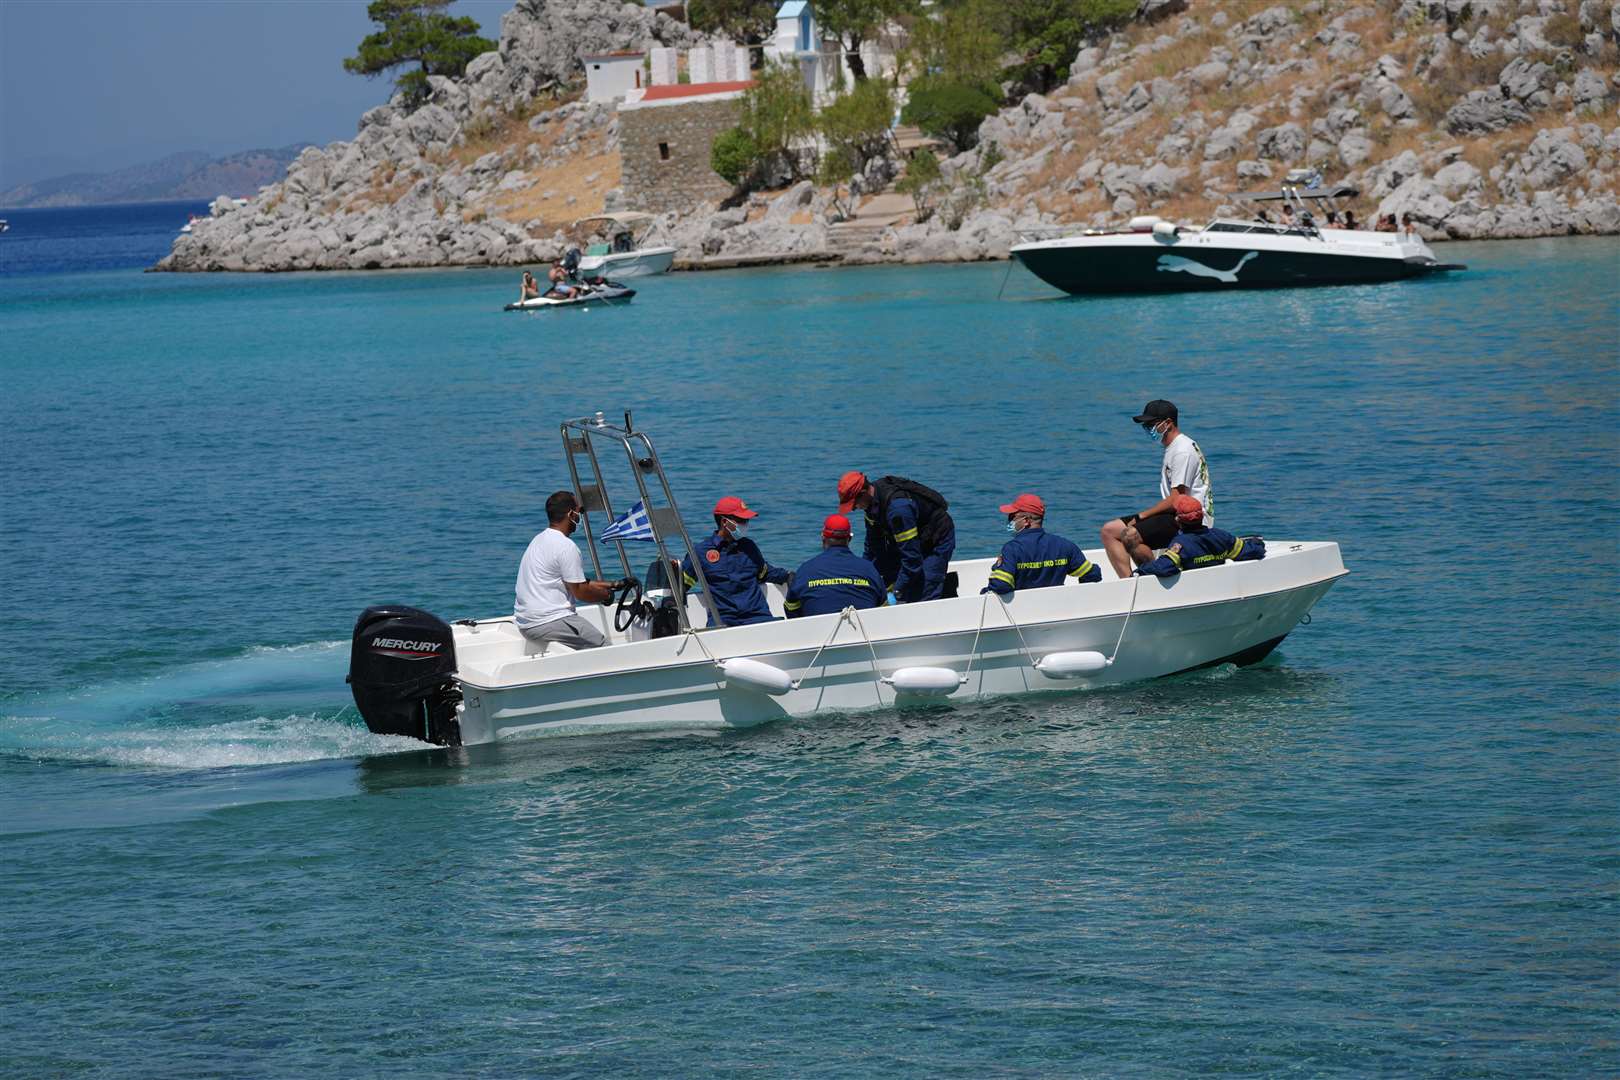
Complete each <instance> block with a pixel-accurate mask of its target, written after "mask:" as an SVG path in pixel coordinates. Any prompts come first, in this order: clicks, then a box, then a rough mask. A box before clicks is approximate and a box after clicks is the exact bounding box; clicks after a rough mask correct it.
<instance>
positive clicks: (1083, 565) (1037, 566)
mask: <svg viewBox="0 0 1620 1080" xmlns="http://www.w3.org/2000/svg"><path fill="white" fill-rule="evenodd" d="M1067 577H1072V578H1074V579H1076V580H1077V581H1083V582H1087V583H1090V582H1093V581H1101V580H1102V571H1101V570H1100V569H1098V567H1097V565H1096V564H1095V563H1093V562H1092V561H1091V560H1090V559H1088V558H1086V553H1085V552H1083V551H1081V550H1080V545H1079V544H1076V543H1075V542H1074V541H1073V540H1067V539H1065V538H1063V537H1061V536H1058V535H1057V534H1056V533H1049V532H1047V531H1046V530H1045V529H1042V528H1038V527H1035V526H1031V527H1030V528H1027V529H1023V530H1021V531H1020V532H1019V533H1018V535H1017V536H1014V537H1013V538H1012V539H1011V540H1009V541H1007V543H1006V544H1004V545H1003V546H1002V548H1001V557H1000V558H998V559H996V561H995V562H994V563H993V564H992V565H991V567H990V584H989V586H988V587H987V588H986V589H985V590H984V591H986V592H995V593H1001V594H1003V595H1006V594H1007V593H1011V592H1012V591H1014V590H1015V589H1044V588H1046V587H1047V586H1049V585H1061V584H1063V579H1064V578H1067Z"/></svg>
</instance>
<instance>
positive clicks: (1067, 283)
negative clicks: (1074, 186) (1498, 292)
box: [1010, 169, 1466, 295]
mask: <svg viewBox="0 0 1620 1080" xmlns="http://www.w3.org/2000/svg"><path fill="white" fill-rule="evenodd" d="M1321 181H1322V178H1321V174H1320V173H1317V172H1316V171H1314V170H1308V169H1296V170H1294V171H1292V172H1290V173H1289V174H1288V178H1287V181H1286V182H1285V183H1284V184H1283V185H1282V188H1281V189H1280V190H1278V191H1261V192H1253V193H1251V194H1248V195H1244V196H1242V198H1245V199H1248V200H1250V201H1252V202H1259V203H1265V202H1276V203H1279V204H1280V205H1282V206H1286V207H1288V208H1289V211H1290V213H1291V214H1292V218H1293V220H1290V221H1281V222H1276V221H1262V220H1240V219H1232V218H1216V219H1215V220H1214V221H1211V222H1210V223H1209V224H1207V225H1205V226H1203V227H1202V228H1197V227H1190V226H1185V225H1177V224H1174V223H1172V222H1168V221H1164V220H1161V219H1160V218H1158V217H1154V216H1151V215H1146V216H1141V217H1135V218H1132V219H1131V221H1130V224H1129V226H1128V227H1127V228H1126V229H1125V230H1124V231H1121V232H1107V231H1095V230H1088V231H1087V232H1085V233H1082V234H1080V235H1078V236H1066V237H1062V238H1059V239H1055V240H1033V241H1030V242H1028V243H1023V244H1015V245H1014V246H1013V247H1012V249H1011V252H1010V254H1011V256H1012V258H1013V259H1014V260H1015V261H1017V262H1019V263H1021V264H1022V265H1023V266H1025V267H1026V268H1028V270H1029V271H1030V272H1031V273H1032V274H1034V275H1035V276H1036V277H1038V278H1040V279H1041V280H1042V281H1044V282H1046V283H1047V284H1048V285H1052V286H1054V287H1056V288H1059V289H1062V290H1063V291H1064V292H1067V293H1070V294H1073V295H1082V294H1087V293H1136V292H1174V291H1182V290H1190V289H1263V288H1278V287H1287V286H1298V285H1347V284H1357V283H1365V282H1377V281H1396V280H1399V279H1401V278H1410V277H1418V276H1421V275H1424V274H1431V273H1435V272H1437V271H1444V270H1463V269H1466V267H1464V266H1461V265H1458V264H1455V263H1443V262H1441V261H1440V260H1438V259H1436V258H1435V256H1434V252H1433V251H1432V250H1430V248H1429V245H1428V244H1426V243H1424V241H1423V238H1422V237H1420V236H1418V235H1417V234H1416V233H1399V232H1369V231H1366V230H1362V229H1345V228H1337V227H1334V226H1332V225H1324V224H1322V222H1325V221H1326V220H1327V213H1328V211H1333V212H1334V214H1335V217H1336V216H1337V212H1338V209H1339V200H1340V199H1344V198H1350V197H1353V196H1355V195H1356V194H1358V191H1357V189H1356V188H1354V187H1349V186H1345V185H1340V186H1337V187H1323V186H1322V182H1321ZM1313 207H1314V210H1313ZM1318 214H1320V215H1321V216H1320V219H1319V218H1318Z"/></svg>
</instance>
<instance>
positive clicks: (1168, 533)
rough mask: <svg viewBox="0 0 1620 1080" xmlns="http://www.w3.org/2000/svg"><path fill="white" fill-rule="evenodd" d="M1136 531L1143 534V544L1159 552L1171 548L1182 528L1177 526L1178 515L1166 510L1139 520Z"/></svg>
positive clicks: (1126, 518) (1127, 518)
mask: <svg viewBox="0 0 1620 1080" xmlns="http://www.w3.org/2000/svg"><path fill="white" fill-rule="evenodd" d="M1120 520H1121V521H1129V520H1130V518H1129V517H1128V516H1127V517H1121V518H1120ZM1136 531H1137V532H1139V533H1141V534H1142V543H1144V544H1146V545H1147V546H1148V547H1150V548H1152V549H1154V550H1155V551H1157V550H1159V549H1160V548H1167V547H1169V546H1170V541H1172V540H1174V539H1175V538H1176V534H1177V533H1179V532H1180V531H1181V526H1180V525H1177V524H1176V515H1175V514H1174V513H1173V512H1171V511H1169V510H1166V511H1164V512H1163V513H1159V514H1154V515H1153V516H1152V517H1145V518H1137V519H1136Z"/></svg>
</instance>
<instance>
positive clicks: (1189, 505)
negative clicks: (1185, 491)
mask: <svg viewBox="0 0 1620 1080" xmlns="http://www.w3.org/2000/svg"><path fill="white" fill-rule="evenodd" d="M1170 507H1171V509H1173V510H1175V512H1176V520H1177V521H1179V522H1181V523H1182V524H1183V525H1199V524H1202V523H1203V520H1204V504H1203V503H1201V502H1199V501H1198V500H1197V499H1195V498H1193V497H1192V496H1191V495H1177V496H1176V500H1175V502H1173V503H1171V504H1170Z"/></svg>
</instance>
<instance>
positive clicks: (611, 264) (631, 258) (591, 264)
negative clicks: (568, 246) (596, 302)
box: [576, 212, 675, 280]
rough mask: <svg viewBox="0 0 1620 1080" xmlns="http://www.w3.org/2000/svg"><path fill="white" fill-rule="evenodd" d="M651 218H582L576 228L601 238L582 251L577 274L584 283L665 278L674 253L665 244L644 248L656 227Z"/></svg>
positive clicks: (633, 215) (635, 215)
mask: <svg viewBox="0 0 1620 1080" xmlns="http://www.w3.org/2000/svg"><path fill="white" fill-rule="evenodd" d="M657 221H658V219H657V218H655V217H653V216H652V215H651V214H639V213H631V212H624V213H617V214H598V215H597V216H595V217H588V218H581V219H580V220H579V221H578V222H577V223H576V224H578V225H579V226H580V227H581V230H582V231H583V232H585V233H587V234H591V235H596V236H598V237H601V239H600V240H598V242H596V243H593V244H591V245H590V246H589V247H587V248H586V249H585V254H584V257H583V258H581V259H580V261H579V272H580V274H581V275H582V276H583V277H585V278H586V279H593V278H612V279H615V280H619V279H623V278H632V277H651V276H652V275H654V274H666V273H668V272H669V268H670V267H671V266H673V265H675V249H674V248H673V247H670V246H669V245H667V244H663V245H652V246H649V245H648V244H647V240H648V238H649V237H650V236H651V235H652V233H653V231H654V230H655V229H656V227H657Z"/></svg>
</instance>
